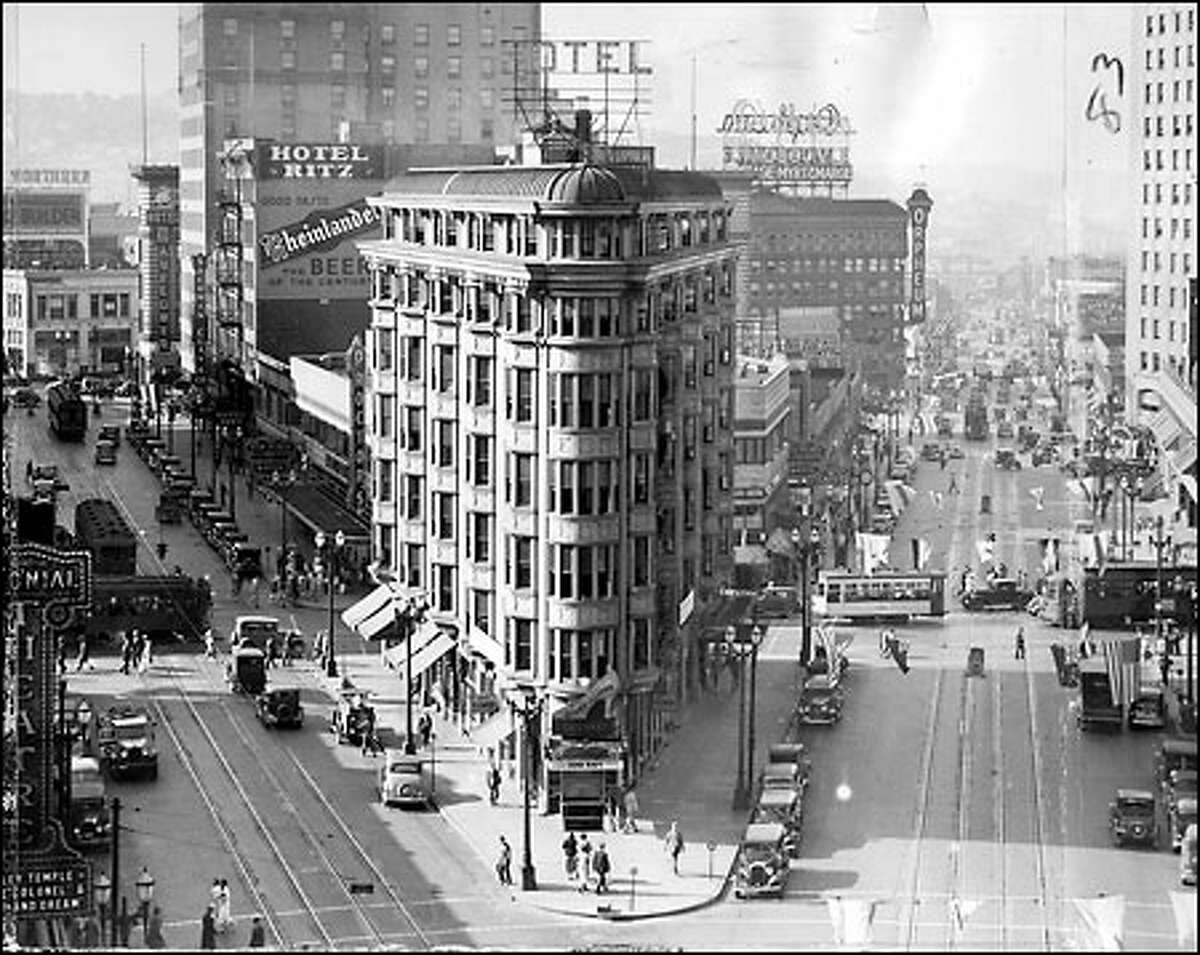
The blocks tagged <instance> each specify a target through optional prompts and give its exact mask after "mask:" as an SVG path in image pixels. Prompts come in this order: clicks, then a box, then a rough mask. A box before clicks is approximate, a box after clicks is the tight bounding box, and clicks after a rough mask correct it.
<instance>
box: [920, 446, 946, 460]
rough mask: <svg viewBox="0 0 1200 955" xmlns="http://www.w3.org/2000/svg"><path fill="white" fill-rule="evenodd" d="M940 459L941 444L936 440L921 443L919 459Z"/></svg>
mask: <svg viewBox="0 0 1200 955" xmlns="http://www.w3.org/2000/svg"><path fill="white" fill-rule="evenodd" d="M941 459H942V446H941V445H940V444H938V443H937V442H936V441H926V442H925V443H924V444H923V445H921V460H922V461H940V460H941Z"/></svg>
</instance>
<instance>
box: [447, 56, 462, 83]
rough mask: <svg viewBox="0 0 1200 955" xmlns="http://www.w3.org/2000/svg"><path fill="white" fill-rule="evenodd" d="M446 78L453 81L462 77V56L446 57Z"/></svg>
mask: <svg viewBox="0 0 1200 955" xmlns="http://www.w3.org/2000/svg"><path fill="white" fill-rule="evenodd" d="M446 76H447V77H448V78H449V79H452V80H456V79H458V78H459V77H460V76H462V57H461V56H448V57H446Z"/></svg>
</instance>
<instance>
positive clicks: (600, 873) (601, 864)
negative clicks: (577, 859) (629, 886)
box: [592, 842, 612, 895]
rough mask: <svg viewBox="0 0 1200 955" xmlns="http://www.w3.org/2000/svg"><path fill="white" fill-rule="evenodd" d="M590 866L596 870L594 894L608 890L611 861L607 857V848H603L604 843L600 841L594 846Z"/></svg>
mask: <svg viewBox="0 0 1200 955" xmlns="http://www.w3.org/2000/svg"><path fill="white" fill-rule="evenodd" d="M592 868H593V869H594V870H595V872H596V894H597V895H599V894H600V893H601V892H607V891H608V873H609V871H610V870H611V868H612V862H610V861H609V858H608V850H607V849H606V848H604V843H603V842H602V843H600V845H598V846H597V847H596V851H595V852H594V853H593V854H592Z"/></svg>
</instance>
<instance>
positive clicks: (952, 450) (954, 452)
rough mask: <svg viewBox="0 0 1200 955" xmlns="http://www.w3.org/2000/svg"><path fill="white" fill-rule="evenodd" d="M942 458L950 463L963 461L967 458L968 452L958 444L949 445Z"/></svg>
mask: <svg viewBox="0 0 1200 955" xmlns="http://www.w3.org/2000/svg"><path fill="white" fill-rule="evenodd" d="M942 456H943V457H945V458H946V459H947V460H950V461H961V460H962V459H963V458H964V457H966V452H965V451H963V449H962V448H960V447H959V446H958V445H957V444H947V445H946V446H945V447H944V448H943V449H942Z"/></svg>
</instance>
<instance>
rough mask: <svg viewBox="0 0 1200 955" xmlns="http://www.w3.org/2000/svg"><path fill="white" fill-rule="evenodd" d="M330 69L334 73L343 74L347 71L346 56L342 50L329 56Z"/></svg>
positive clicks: (335, 51)
mask: <svg viewBox="0 0 1200 955" xmlns="http://www.w3.org/2000/svg"><path fill="white" fill-rule="evenodd" d="M329 69H330V70H331V71H332V72H334V73H343V72H345V70H346V54H345V53H343V52H342V51H341V50H334V51H333V52H332V53H330V54H329Z"/></svg>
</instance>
